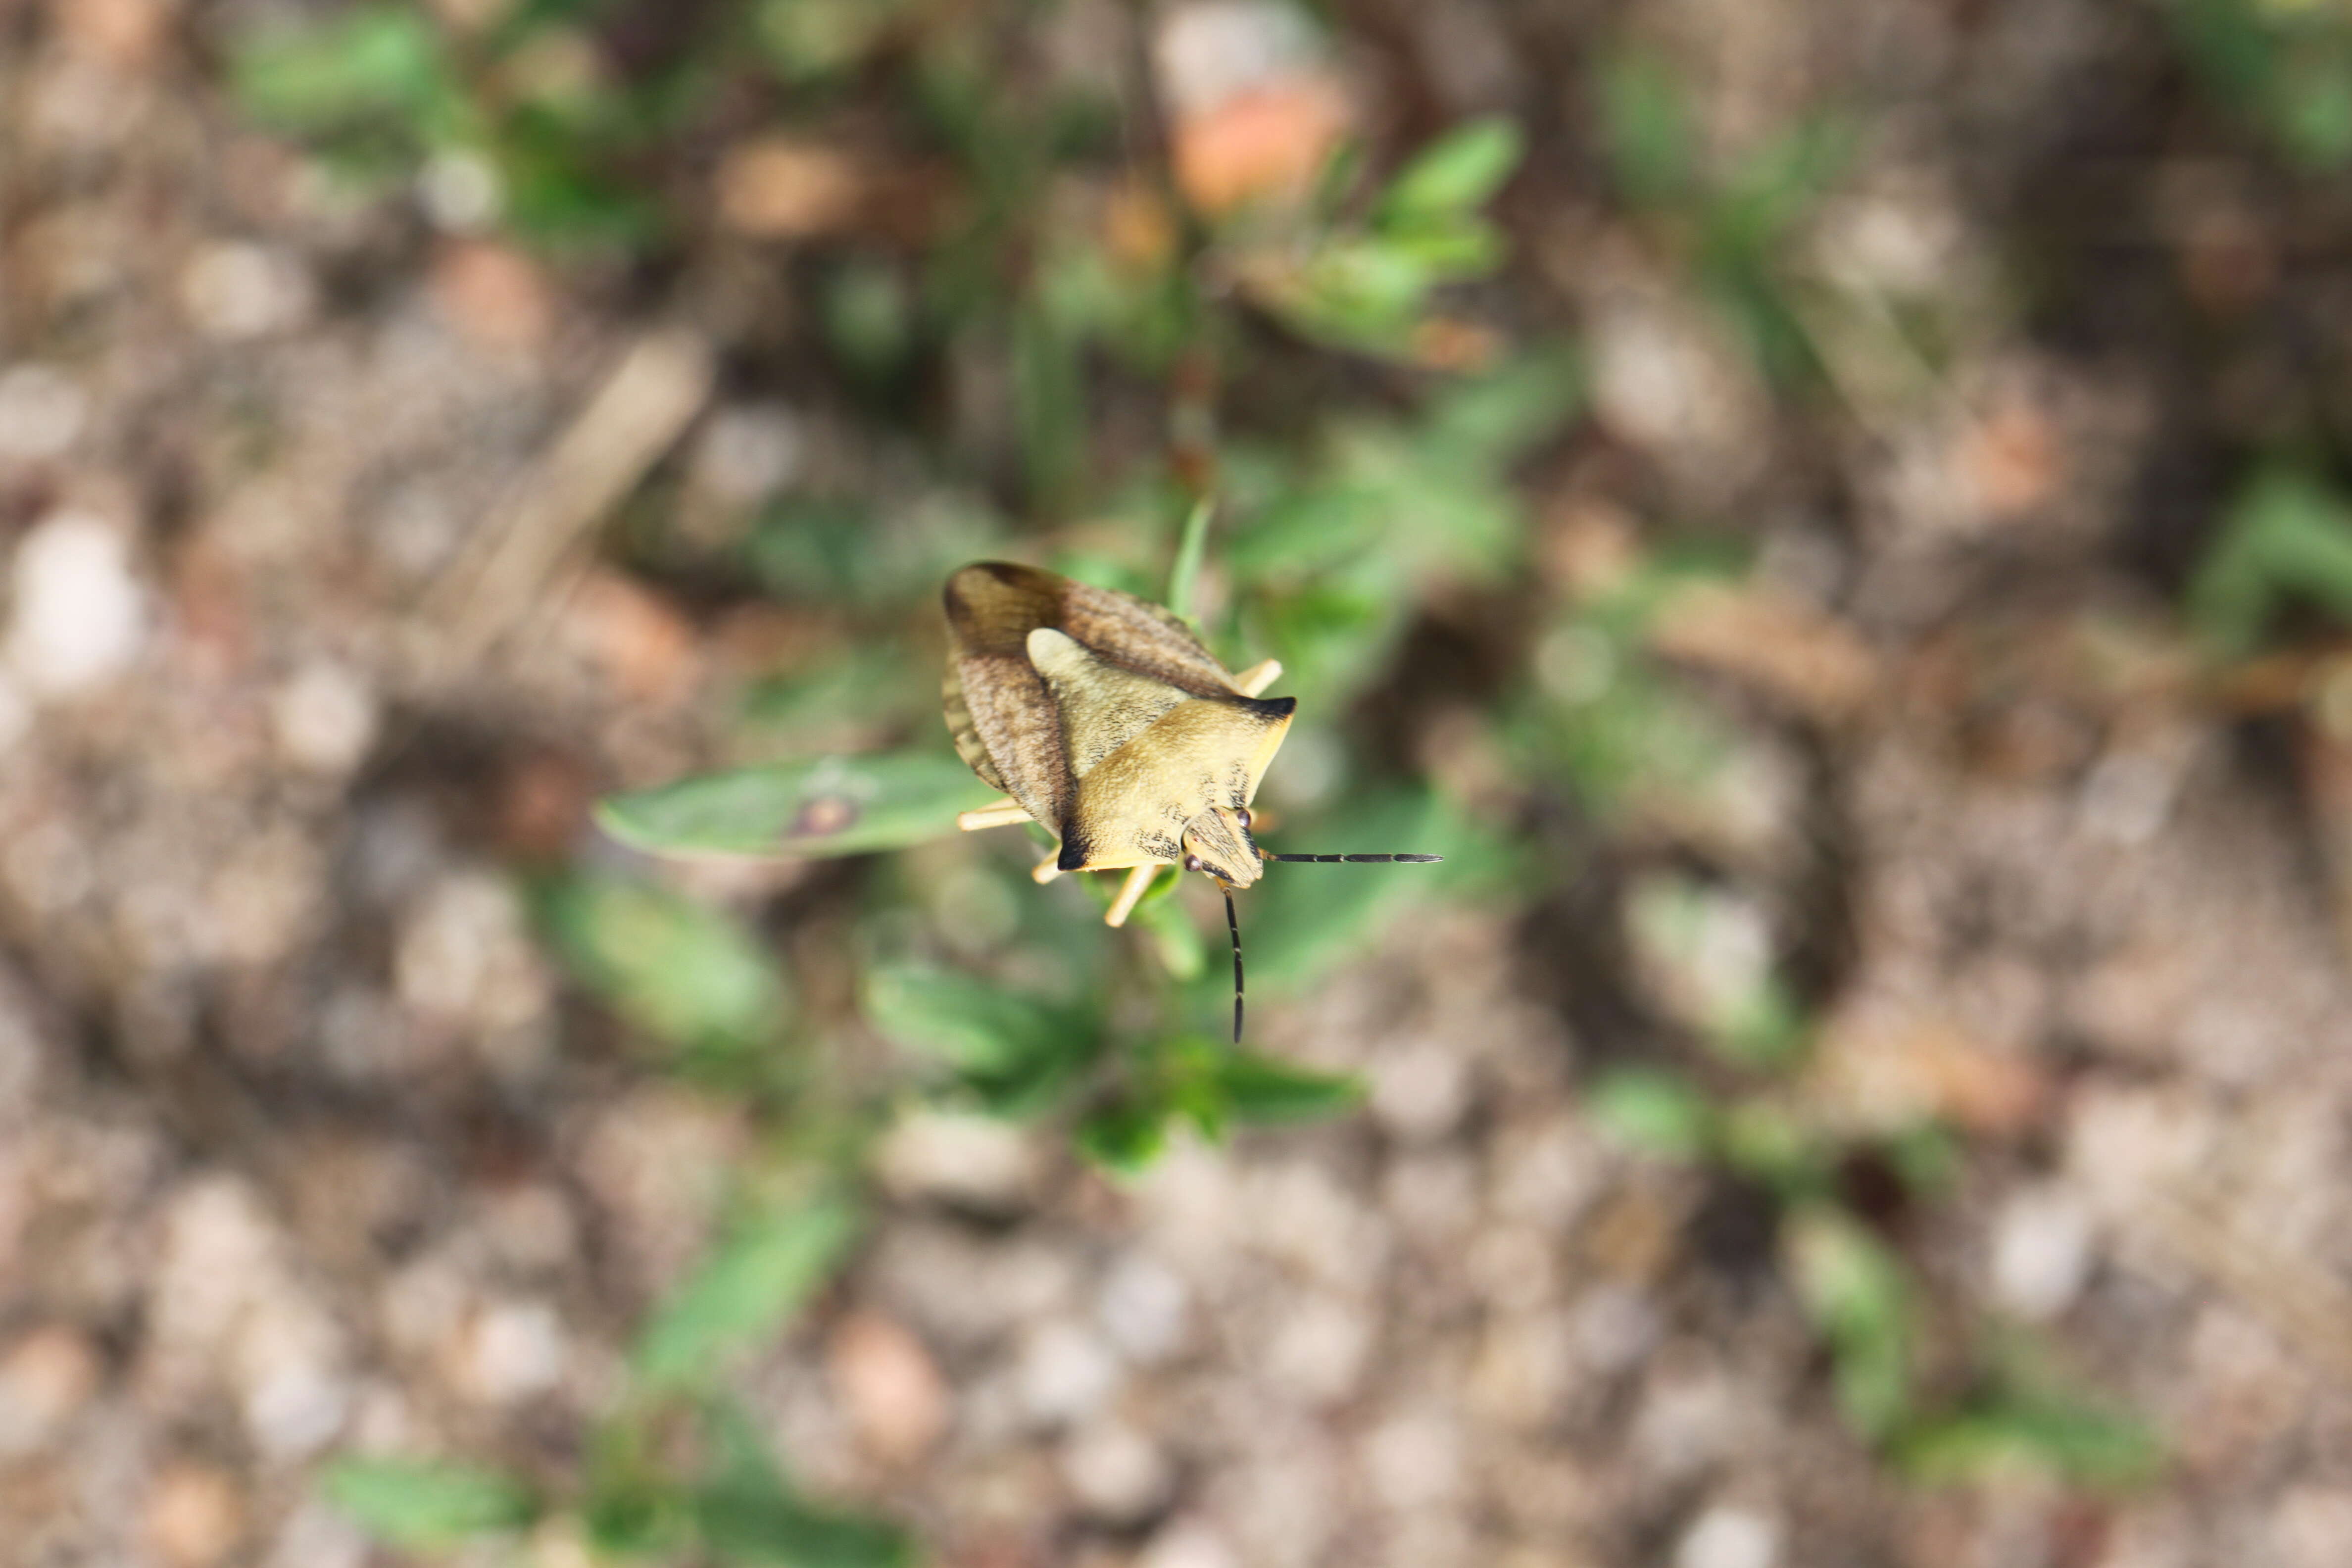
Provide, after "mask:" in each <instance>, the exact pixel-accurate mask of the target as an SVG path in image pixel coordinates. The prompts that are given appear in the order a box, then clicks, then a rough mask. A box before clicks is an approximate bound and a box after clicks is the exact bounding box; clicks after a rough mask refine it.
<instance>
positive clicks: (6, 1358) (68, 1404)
mask: <svg viewBox="0 0 2352 1568" xmlns="http://www.w3.org/2000/svg"><path fill="white" fill-rule="evenodd" d="M102 1372H103V1368H102V1366H101V1365H100V1361H99V1355H98V1350H97V1347H96V1346H94V1345H93V1344H91V1343H90V1341H89V1336H88V1335H87V1334H84V1333H82V1332H81V1331H79V1330H76V1329H70V1328H67V1327H65V1326H64V1325H62V1324H56V1325H52V1326H50V1327H47V1328H40V1329H35V1330H34V1331H32V1332H30V1333H28V1334H26V1335H25V1336H24V1337H23V1338H22V1339H20V1340H18V1341H17V1342H16V1343H15V1344H13V1345H11V1346H9V1347H8V1349H7V1350H6V1352H0V1458H6V1457H9V1456H13V1455H17V1454H29V1453H32V1452H34V1451H35V1450H37V1449H38V1448H41V1447H44V1446H46V1445H47V1443H48V1442H49V1440H50V1439H51V1438H52V1437H54V1436H56V1435H57V1433H58V1430H59V1429H60V1428H61V1427H63V1426H65V1424H66V1423H67V1422H68V1421H70V1420H71V1419H73V1417H74V1416H75V1415H77V1414H78V1413H79V1411H80V1410H81V1408H82V1407H83V1406H84V1405H88V1404H89V1400H90V1396H91V1395H92V1394H95V1393H97V1391H98V1384H99V1379H100V1374H101V1373H102Z"/></svg>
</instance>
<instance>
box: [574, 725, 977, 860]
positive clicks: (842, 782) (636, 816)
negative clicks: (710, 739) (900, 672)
mask: <svg viewBox="0 0 2352 1568" xmlns="http://www.w3.org/2000/svg"><path fill="white" fill-rule="evenodd" d="M997 798H998V797H997V795H996V792H995V791H993V790H991V789H990V788H989V787H988V786H987V785H985V784H982V783H981V782H980V781H979V780H978V779H977V778H975V777H974V776H973V775H972V773H971V769H970V768H967V767H965V766H964V765H963V763H961V761H959V760H958V759H957V758H956V757H954V756H953V755H947V756H942V755H940V753H938V752H931V751H928V750H926V751H919V752H887V753H884V754H881V755H876V756H863V757H826V758H824V759H822V760H820V761H817V762H813V763H773V764H770V765H768V766H763V767H751V768H738V769H736V770H734V771H732V772H730V773H706V774H704V775H703V776H701V777H699V778H691V779H686V780H682V781H680V782H679V783H677V784H665V785H663V786H661V787H660V788H658V789H649V790H640V791H637V792H636V793H635V794H633V795H614V796H612V797H611V798H609V799H607V800H606V801H604V804H603V805H600V806H598V807H597V810H596V820H597V822H598V823H599V824H601V825H602V826H603V827H604V831H605V832H607V833H609V834H611V835H612V836H613V837H614V838H617V839H619V840H620V841H621V842H622V843H624V844H626V845H629V846H631V847H634V848H637V849H643V850H646V851H648V852H650V853H653V854H656V855H863V854H867V853H870V852H872V851H875V850H879V849H903V848H905V847H907V846H908V845H910V844H920V843H922V842H924V841H925V840H926V839H931V838H940V837H945V836H947V835H948V834H950V833H953V832H954V831H955V819H956V814H957V813H958V812H962V811H972V810H976V809H978V808H979V807H981V806H983V805H989V804H990V803H991V802H992V801H994V800H995V799H997Z"/></svg>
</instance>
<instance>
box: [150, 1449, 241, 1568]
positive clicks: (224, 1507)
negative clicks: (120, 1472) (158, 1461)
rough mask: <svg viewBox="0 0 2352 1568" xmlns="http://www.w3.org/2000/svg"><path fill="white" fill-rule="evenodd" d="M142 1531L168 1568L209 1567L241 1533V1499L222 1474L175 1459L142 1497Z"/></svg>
mask: <svg viewBox="0 0 2352 1568" xmlns="http://www.w3.org/2000/svg"><path fill="white" fill-rule="evenodd" d="M145 1533H146V1537H147V1544H148V1545H149V1546H151V1547H152V1548H153V1549H154V1552H155V1555H156V1556H157V1557H159V1558H161V1559H162V1560H163V1562H164V1563H169V1564H170V1565H171V1568H212V1565H213V1564H214V1563H218V1562H220V1561H222V1560H223V1559H224V1558H226V1557H227V1556H228V1554H229V1553H230V1552H232V1551H234V1550H236V1543H237V1541H238V1539H239V1538H240V1537H242V1536H243V1535H244V1534H245V1499H244V1497H243V1496H242V1495H241V1494H240V1493H239V1492H238V1490H237V1488H236V1482H235V1481H233V1480H231V1479H229V1478H228V1476H227V1475H226V1473H224V1472H223V1471H221V1470H219V1469H216V1468H214V1467H212V1466H210V1465H204V1464H197V1463H194V1462H193V1461H190V1460H184V1459H183V1460H174V1461H173V1462H172V1463H171V1464H169V1465H167V1466H165V1467H164V1468H163V1472H162V1474H160V1475H158V1476H157V1477H156V1478H155V1484H154V1486H153V1488H152V1489H151V1490H150V1491H149V1492H148V1494H147V1510H146V1531H145Z"/></svg>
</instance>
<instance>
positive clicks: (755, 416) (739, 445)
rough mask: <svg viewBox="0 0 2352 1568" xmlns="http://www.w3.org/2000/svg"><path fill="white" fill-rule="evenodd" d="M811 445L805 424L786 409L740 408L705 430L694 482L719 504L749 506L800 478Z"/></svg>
mask: <svg viewBox="0 0 2352 1568" xmlns="http://www.w3.org/2000/svg"><path fill="white" fill-rule="evenodd" d="M808 444H809V442H808V433H807V430H806V427H805V425H804V423H803V420H802V419H801V417H800V416H798V415H796V414H794V413H793V411H792V410H791V409H790V408H787V407H785V406H784V405H782V404H780V403H742V404H735V405H730V406H729V407H726V408H722V409H720V410H719V412H718V413H716V414H713V415H712V416H710V421H709V424H707V425H705V426H703V428H702V438H701V440H700V441H699V442H698V443H697V444H696V446H695V449H694V463H693V471H694V478H695V480H696V482H697V483H698V484H699V485H701V487H702V488H703V489H706V490H708V491H709V492H710V493H711V494H712V495H714V496H716V497H718V498H719V500H723V501H731V502H734V503H736V504H738V505H744V506H748V505H751V504H752V503H754V502H757V501H761V500H766V499H767V498H768V497H770V496H772V495H773V494H775V493H776V492H777V491H778V490H781V489H784V488H785V487H786V486H788V485H790V484H791V483H792V482H793V480H794V479H797V478H799V477H800V473H801V469H802V468H803V465H804V464H805V462H806V461H807V457H808Z"/></svg>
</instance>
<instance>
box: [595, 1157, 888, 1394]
mask: <svg viewBox="0 0 2352 1568" xmlns="http://www.w3.org/2000/svg"><path fill="white" fill-rule="evenodd" d="M857 1227H858V1220H857V1215H856V1213H855V1211H853V1210H852V1209H851V1208H850V1207H849V1205H847V1204H845V1203H843V1202H840V1201H839V1200H836V1199H819V1200H816V1201H814V1202H812V1203H807V1204H803V1205H794V1206H792V1207H789V1208H785V1209H782V1210H780V1211H778V1212H776V1213H772V1214H769V1215H762V1216H761V1217H760V1218H759V1219H758V1220H757V1221H755V1222H754V1223H752V1224H750V1225H747V1226H741V1227H740V1228H738V1229H737V1230H736V1231H735V1232H734V1234H732V1235H731V1236H730V1237H727V1239H725V1240H724V1241H722V1242H721V1243H720V1244H719V1248H718V1250H717V1251H715V1252H714V1253H712V1254H711V1255H710V1256H709V1258H705V1259H704V1260H703V1262H702V1265H701V1267H699V1268H697V1269H696V1270H695V1271H694V1273H693V1274H691V1275H690V1276H688V1279H687V1280H686V1283H685V1284H684V1285H682V1286H681V1287H679V1288H678V1289H677V1292H676V1293H675V1294H673V1295H672V1296H671V1297H670V1298H669V1300H667V1301H665V1302H663V1303H662V1305H661V1306H660V1307H659V1308H658V1309H657V1310H656V1311H655V1313H654V1318H653V1321H652V1322H651V1323H649V1324H648V1325H647V1326H646V1331H645V1333H644V1335H643V1337H642V1338H640V1339H639V1341H638V1342H637V1353H636V1362H637V1370H638V1372H639V1373H640V1374H642V1375H643V1376H644V1377H645V1379H646V1382H648V1383H650V1384H656V1385H668V1386H677V1385H680V1384H693V1383H696V1382H698V1381H699V1380H701V1379H702V1378H704V1377H706V1376H707V1375H708V1374H709V1373H710V1372H711V1370H712V1368H713V1367H714V1365H715V1364H716V1363H717V1362H718V1361H719V1358H720V1357H722V1356H724V1355H725V1354H726V1353H727V1352H730V1351H732V1350H735V1349H736V1348H738V1347H739V1346H741V1345H744V1344H747V1343H749V1342H752V1341H754V1340H758V1339H761V1338H764V1337H766V1336H768V1335H770V1334H772V1333H774V1332H775V1331H776V1330H777V1329H778V1327H779V1326H780V1325H782V1322H783V1321H784V1320H785V1319H786V1318H787V1317H789V1316H790V1315H791V1314H792V1313H793V1311H794V1310H796V1309H797V1308H798V1307H799V1306H800V1304H801V1303H802V1302H803V1300H806V1299H807V1298H808V1296H809V1295H810V1293H811V1292H813V1291H814V1290H815V1289H816V1288H817V1287H818V1286H820V1285H822V1284H824V1281H825V1280H826V1279H828V1278H830V1277H831V1275H832V1272H833V1269H834V1267H835V1264H836V1263H838V1262H839V1261H840V1258H841V1256H842V1254H843V1253H844V1252H845V1251H847V1250H848V1247H849V1244H850V1242H851V1241H852V1240H853V1239H854V1238H855V1237H856V1234H857Z"/></svg>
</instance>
